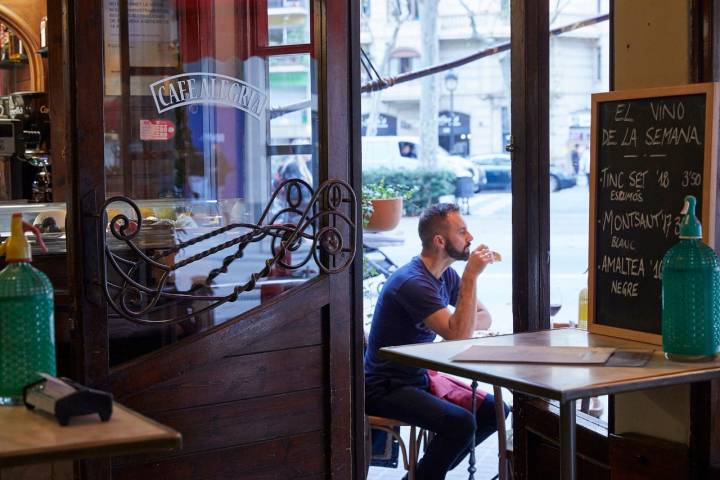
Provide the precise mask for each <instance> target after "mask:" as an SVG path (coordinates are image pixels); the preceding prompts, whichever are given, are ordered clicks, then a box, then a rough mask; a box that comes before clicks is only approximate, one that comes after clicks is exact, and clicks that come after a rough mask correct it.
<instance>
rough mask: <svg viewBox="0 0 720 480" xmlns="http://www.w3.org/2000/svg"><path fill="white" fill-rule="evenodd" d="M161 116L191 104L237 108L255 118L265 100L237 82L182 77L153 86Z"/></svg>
mask: <svg viewBox="0 0 720 480" xmlns="http://www.w3.org/2000/svg"><path fill="white" fill-rule="evenodd" d="M150 92H151V93H152V96H153V99H154V100H155V107H156V108H157V111H158V113H163V112H167V111H168V110H172V109H173V108H178V107H182V106H185V105H192V104H197V103H200V104H216V105H224V106H227V107H233V108H237V109H238V110H242V111H244V112H247V113H249V114H250V115H252V116H253V117H255V118H260V114H261V113H262V111H263V109H264V108H265V100H266V96H265V94H264V93H263V92H261V91H260V90H258V89H257V88H255V87H253V86H252V85H249V84H247V83H245V82H243V81H242V80H238V79H237V78H233V77H228V76H227V75H220V74H217V73H182V74H180V75H173V76H172V77H167V78H163V79H162V80H158V81H157V82H154V83H151V84H150Z"/></svg>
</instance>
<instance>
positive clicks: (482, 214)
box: [366, 185, 589, 333]
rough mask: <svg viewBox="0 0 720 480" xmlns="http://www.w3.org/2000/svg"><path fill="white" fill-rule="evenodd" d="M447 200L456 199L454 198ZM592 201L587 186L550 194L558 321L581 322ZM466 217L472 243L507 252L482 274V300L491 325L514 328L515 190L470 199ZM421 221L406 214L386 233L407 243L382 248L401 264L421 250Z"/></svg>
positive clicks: (553, 296) (458, 267)
mask: <svg viewBox="0 0 720 480" xmlns="http://www.w3.org/2000/svg"><path fill="white" fill-rule="evenodd" d="M448 200H450V201H452V197H451V198H449V199H448ZM588 200H589V196H588V188H587V186H585V185H578V186H575V187H573V188H569V189H566V190H561V191H559V192H554V193H551V194H550V259H551V260H550V270H551V274H550V279H551V281H550V291H551V293H550V303H551V304H553V305H561V308H560V310H559V312H558V313H557V314H556V315H555V316H554V317H553V321H557V322H570V321H572V322H577V317H578V295H579V293H580V290H581V289H582V288H583V286H585V285H586V278H587V275H586V273H585V271H586V269H587V256H588V233H587V232H588V215H589V212H588V203H589V202H588ZM463 216H464V218H465V221H466V222H467V225H468V229H469V230H470V233H471V234H472V235H473V236H474V237H475V240H474V241H473V245H472V247H471V248H473V247H475V246H477V245H479V244H480V243H484V244H486V245H488V246H489V247H490V248H491V249H493V250H495V251H498V252H500V253H501V254H502V258H503V259H502V261H501V262H498V263H495V264H493V265H490V266H488V267H487V269H486V270H485V271H484V272H483V273H482V275H481V276H480V278H479V280H478V299H479V300H480V301H482V302H483V303H484V304H485V306H487V307H488V309H489V310H490V312H491V314H492V316H493V326H492V330H493V331H497V332H500V333H510V332H512V324H513V322H512V243H511V242H512V223H511V218H512V195H511V193H510V192H480V193H478V194H476V195H475V196H474V197H473V198H472V199H471V200H470V214H469V215H463ZM417 222H418V217H403V218H402V220H401V221H400V225H399V226H398V227H397V228H396V229H395V230H393V231H392V232H388V233H387V235H388V236H391V237H399V238H403V239H404V242H403V243H402V244H398V245H392V246H387V247H382V251H383V252H384V253H385V254H387V255H388V256H389V257H390V258H391V259H392V260H393V261H394V262H395V263H397V264H398V265H403V264H404V263H406V262H407V261H409V260H410V259H411V258H412V257H413V256H415V255H417V254H418V253H419V252H420V239H419V238H418V235H417ZM367 235H373V234H366V236H367ZM453 268H455V269H456V270H457V271H458V273H462V270H463V268H464V262H456V263H455V264H454V265H453ZM366 308H367V302H366ZM366 313H369V312H366Z"/></svg>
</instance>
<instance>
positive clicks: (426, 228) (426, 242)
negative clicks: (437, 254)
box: [418, 203, 460, 248]
mask: <svg viewBox="0 0 720 480" xmlns="http://www.w3.org/2000/svg"><path fill="white" fill-rule="evenodd" d="M459 211H460V207H458V206H457V204H455V203H438V204H437V205H433V206H432V207H428V208H426V209H425V210H424V211H423V212H422V214H421V215H420V221H419V222H418V235H420V241H421V242H422V246H423V248H430V247H431V246H432V242H433V238H434V237H435V235H438V234H442V233H445V232H446V231H447V216H448V214H450V213H453V212H459Z"/></svg>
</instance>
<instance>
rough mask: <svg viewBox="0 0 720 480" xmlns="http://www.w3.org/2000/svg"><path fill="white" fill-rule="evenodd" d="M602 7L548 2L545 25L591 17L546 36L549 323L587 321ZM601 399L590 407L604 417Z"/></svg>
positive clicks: (602, 68) (604, 83)
mask: <svg viewBox="0 0 720 480" xmlns="http://www.w3.org/2000/svg"><path fill="white" fill-rule="evenodd" d="M608 11H609V2H608V1H607V0H601V1H598V0H582V1H577V2H561V3H558V2H555V1H552V0H551V1H550V20H551V22H552V23H551V25H550V29H551V30H552V29H555V28H559V27H564V26H566V25H571V24H574V23H576V22H583V21H587V22H588V23H589V25H587V26H585V27H582V28H576V29H573V30H570V31H568V32H566V33H563V34H561V35H551V37H550V190H551V192H550V249H551V253H550V259H551V260H550V308H551V310H550V315H551V316H552V317H551V319H550V321H551V323H552V324H554V325H555V326H558V327H560V326H566V325H570V326H573V327H574V326H576V325H577V324H578V321H579V320H580V319H585V321H586V319H587V313H586V312H587V300H586V299H585V301H584V302H582V301H581V298H582V297H583V296H585V295H586V293H587V290H585V289H584V288H585V287H586V286H587V267H588V265H587V261H588V216H589V188H588V176H589V172H590V170H589V166H590V165H589V162H590V160H589V159H590V95H591V94H592V93H594V92H603V91H607V89H608V88H609V86H608V84H609V48H610V46H609V22H608V21H607V20H606V19H599V18H598V17H601V16H603V15H606V14H607V13H608ZM593 19H595V21H593ZM585 325H586V324H583V325H581V326H582V327H583V328H587V327H586V326H585ZM601 399H602V402H600V403H598V402H597V401H596V400H593V401H592V402H591V403H590V405H589V410H590V412H591V413H593V414H601V413H602V415H603V418H604V419H607V407H606V405H605V403H606V397H602V398H601ZM601 410H602V412H601Z"/></svg>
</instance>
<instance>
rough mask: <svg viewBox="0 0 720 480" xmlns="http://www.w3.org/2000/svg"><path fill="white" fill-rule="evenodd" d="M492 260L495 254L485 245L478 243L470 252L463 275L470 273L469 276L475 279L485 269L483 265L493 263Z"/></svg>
mask: <svg viewBox="0 0 720 480" xmlns="http://www.w3.org/2000/svg"><path fill="white" fill-rule="evenodd" d="M494 261H495V254H494V253H493V252H492V250H490V249H489V248H488V247H487V245H480V246H479V247H477V248H476V249H475V250H473V251H472V252H470V257H469V258H468V261H467V264H466V265H465V270H464V271H463V276H464V275H470V278H473V279H475V278H477V277H478V276H479V275H480V274H481V273H482V272H483V270H485V267H487V265H488V264H489V263H493V262H494Z"/></svg>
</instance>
